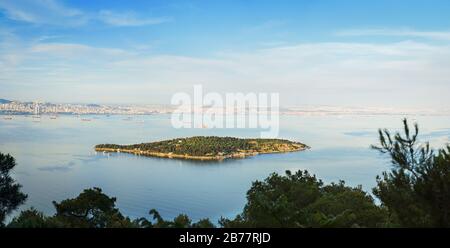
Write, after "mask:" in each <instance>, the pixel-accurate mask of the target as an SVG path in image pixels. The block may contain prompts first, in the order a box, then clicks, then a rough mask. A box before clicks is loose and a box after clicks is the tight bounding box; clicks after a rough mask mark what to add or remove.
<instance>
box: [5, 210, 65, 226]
mask: <svg viewBox="0 0 450 248" xmlns="http://www.w3.org/2000/svg"><path fill="white" fill-rule="evenodd" d="M8 227H10V228H55V227H64V225H63V223H60V222H58V221H57V220H56V219H55V218H52V217H48V216H45V215H44V213H42V212H40V211H38V210H36V209H34V208H30V209H28V210H24V211H22V212H21V213H20V215H19V216H17V217H14V219H13V220H12V221H11V222H10V223H9V224H8Z"/></svg>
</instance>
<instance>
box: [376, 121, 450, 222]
mask: <svg viewBox="0 0 450 248" xmlns="http://www.w3.org/2000/svg"><path fill="white" fill-rule="evenodd" d="M403 126H404V134H403V135H401V134H400V133H396V134H395V135H394V136H392V135H391V134H390V132H389V131H388V130H379V136H380V146H373V148H374V149H376V150H378V151H380V152H381V153H383V154H388V155H389V156H390V158H391V162H392V166H393V167H392V170H391V171H390V172H385V173H383V174H382V177H377V183H378V186H377V187H376V188H374V190H373V192H374V194H375V195H376V196H377V197H378V198H380V200H381V202H382V203H383V205H384V206H386V207H388V209H389V211H390V212H391V213H392V215H393V216H395V217H396V218H398V221H399V224H400V225H401V226H405V227H450V155H449V154H450V146H447V147H446V148H444V149H440V150H439V151H438V152H437V154H436V153H435V152H434V151H433V150H432V149H431V148H430V145H429V143H424V144H422V143H419V141H418V134H419V127H418V125H417V124H415V125H414V133H412V134H411V131H410V127H409V125H408V122H407V120H406V119H405V120H403Z"/></svg>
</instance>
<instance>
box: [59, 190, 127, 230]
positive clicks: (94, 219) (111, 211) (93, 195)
mask: <svg viewBox="0 0 450 248" xmlns="http://www.w3.org/2000/svg"><path fill="white" fill-rule="evenodd" d="M115 202H116V198H115V197H109V196H107V195H106V194H103V193H102V190H101V189H100V188H92V189H85V190H84V191H83V192H82V193H81V194H80V195H79V196H78V197H76V198H74V199H67V200H64V201H61V202H60V203H57V202H53V205H54V206H55V208H56V214H55V216H54V218H55V219H56V220H57V221H58V222H61V223H63V224H64V225H65V227H89V228H94V227H95V228H104V227H134V223H133V222H132V221H131V220H130V219H129V218H125V217H124V216H123V215H122V214H121V213H120V212H119V209H117V208H116V207H115Z"/></svg>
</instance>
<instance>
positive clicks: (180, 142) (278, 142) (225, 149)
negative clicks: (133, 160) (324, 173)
mask: <svg viewBox="0 0 450 248" xmlns="http://www.w3.org/2000/svg"><path fill="white" fill-rule="evenodd" d="M296 147H306V146H305V145H304V144H301V143H297V142H292V141H288V140H282V139H240V138H233V137H216V136H196V137H190V138H179V139H173V140H165V141H158V142H152V143H142V144H136V145H116V144H101V145H97V146H95V148H96V149H102V148H108V149H124V150H137V151H150V152H157V153H173V154H178V155H185V154H188V155H191V156H216V155H230V154H233V153H238V152H241V151H250V152H252V151H254V152H264V151H278V150H280V149H286V148H296Z"/></svg>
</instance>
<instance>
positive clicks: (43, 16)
mask: <svg viewBox="0 0 450 248" xmlns="http://www.w3.org/2000/svg"><path fill="white" fill-rule="evenodd" d="M0 9H2V10H4V12H5V13H6V16H7V17H8V18H10V19H12V20H16V21H23V22H28V23H33V24H53V25H70V26H71V25H81V24H84V23H86V21H87V19H88V18H87V16H86V15H85V14H84V13H83V12H82V11H80V10H78V9H75V8H70V7H67V6H65V5H63V4H61V3H59V2H57V1H55V0H2V1H0Z"/></svg>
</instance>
